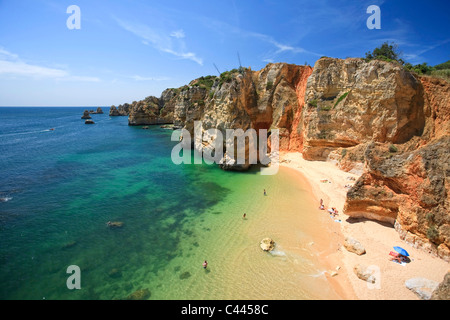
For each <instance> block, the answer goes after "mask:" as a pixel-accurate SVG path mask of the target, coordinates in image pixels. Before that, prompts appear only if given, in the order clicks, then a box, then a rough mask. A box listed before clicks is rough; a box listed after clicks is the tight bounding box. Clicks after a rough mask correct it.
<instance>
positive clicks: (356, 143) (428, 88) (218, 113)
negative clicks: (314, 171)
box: [110, 57, 450, 260]
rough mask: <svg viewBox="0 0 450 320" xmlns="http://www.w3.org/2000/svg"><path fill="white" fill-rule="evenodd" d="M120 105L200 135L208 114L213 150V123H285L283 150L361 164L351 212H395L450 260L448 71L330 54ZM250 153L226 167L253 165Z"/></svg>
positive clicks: (412, 238)
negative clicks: (437, 73) (418, 70)
mask: <svg viewBox="0 0 450 320" xmlns="http://www.w3.org/2000/svg"><path fill="white" fill-rule="evenodd" d="M120 108H121V106H119V109H116V108H115V107H114V106H113V107H111V111H110V115H111V114H114V115H126V114H128V113H129V124H130V125H152V124H163V123H164V124H166V123H167V124H173V125H174V128H185V129H187V130H188V131H189V132H190V133H191V136H193V133H194V122H195V121H201V122H202V128H201V129H200V130H201V132H202V133H203V135H204V137H206V138H205V139H204V140H203V141H202V144H201V147H202V148H203V149H204V150H205V149H206V150H212V148H213V147H212V142H213V141H214V139H215V138H216V135H215V134H214V133H213V132H212V131H208V129H218V130H220V131H221V132H222V134H223V136H224V137H225V130H226V129H242V130H244V131H245V130H247V129H255V130H259V129H267V130H268V131H269V134H270V132H271V130H273V129H278V130H279V133H280V140H279V143H280V150H282V151H283V150H287V151H300V152H302V154H303V157H304V158H305V159H307V160H322V161H333V162H335V163H336V164H337V165H338V166H339V167H340V168H341V169H343V170H346V171H354V172H356V173H358V174H361V177H360V179H359V180H358V181H357V182H356V183H355V184H354V186H353V187H352V188H351V189H350V190H349V192H348V195H347V201H346V205H345V208H344V210H345V213H346V214H347V215H349V216H351V217H366V218H369V219H375V220H379V221H384V222H389V223H391V224H393V225H395V228H396V229H397V231H398V232H399V234H400V236H401V237H402V238H403V239H405V240H406V241H408V242H410V243H411V244H413V245H414V246H417V247H422V248H426V249H427V250H429V251H430V252H433V253H434V254H436V255H437V256H439V257H441V258H443V259H446V260H450V250H449V248H450V221H449V220H450V215H449V194H450V193H449V191H450V190H449V186H450V178H449V177H450V172H449V170H450V168H449V165H450V158H449V157H450V151H449V150H450V122H449V120H450V84H449V83H448V82H447V81H445V80H440V79H435V78H429V77H419V76H416V75H414V74H412V73H410V72H409V71H406V70H405V69H404V68H403V67H402V66H401V65H399V64H397V63H390V62H384V61H378V60H373V61H370V62H366V61H364V60H363V59H354V58H349V59H345V60H342V59H333V58H327V57H323V58H321V59H319V60H318V61H317V62H316V64H315V66H314V69H313V68H311V67H309V66H298V65H292V64H285V63H270V64H268V65H267V66H266V67H265V68H263V69H261V70H259V71H252V70H251V69H245V68H240V69H239V70H231V71H227V72H224V73H222V74H221V75H220V76H219V77H215V76H208V77H201V78H198V79H196V80H193V81H191V82H190V83H189V85H185V86H183V87H180V88H171V89H167V90H165V91H164V92H163V93H162V94H161V97H160V98H156V97H148V98H146V99H144V100H141V101H139V102H133V103H132V104H131V105H129V104H124V106H122V110H121V111H120ZM264 139H265V138H264ZM259 143H261V141H257V142H256V144H259ZM194 147H195V146H194ZM197 147H198V146H197ZM250 147H251V145H250V143H247V144H246V146H245V149H246V150H245V151H246V152H247V151H248V149H249V148H250ZM235 151H236V150H235ZM227 157H228V155H227V154H225V157H224V159H227ZM245 160H246V162H245V163H244V164H240V165H236V164H235V163H232V162H230V163H224V164H222V165H221V167H222V168H223V169H227V170H228V169H232V170H246V169H248V168H249V166H250V163H249V162H248V157H247V158H246V159H245Z"/></svg>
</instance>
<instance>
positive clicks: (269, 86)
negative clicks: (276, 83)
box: [266, 81, 273, 90]
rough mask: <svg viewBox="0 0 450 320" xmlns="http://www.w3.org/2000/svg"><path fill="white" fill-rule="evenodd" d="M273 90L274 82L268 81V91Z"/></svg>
mask: <svg viewBox="0 0 450 320" xmlns="http://www.w3.org/2000/svg"><path fill="white" fill-rule="evenodd" d="M272 88H273V82H272V81H268V82H267V85H266V90H271V89H272Z"/></svg>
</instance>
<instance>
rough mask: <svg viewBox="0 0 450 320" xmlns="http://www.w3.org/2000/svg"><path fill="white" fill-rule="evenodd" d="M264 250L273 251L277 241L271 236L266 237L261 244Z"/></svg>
mask: <svg viewBox="0 0 450 320" xmlns="http://www.w3.org/2000/svg"><path fill="white" fill-rule="evenodd" d="M259 246H260V247H261V249H263V250H264V251H272V250H273V249H274V248H275V242H274V241H273V240H272V239H270V238H264V239H262V240H261V243H260V245H259Z"/></svg>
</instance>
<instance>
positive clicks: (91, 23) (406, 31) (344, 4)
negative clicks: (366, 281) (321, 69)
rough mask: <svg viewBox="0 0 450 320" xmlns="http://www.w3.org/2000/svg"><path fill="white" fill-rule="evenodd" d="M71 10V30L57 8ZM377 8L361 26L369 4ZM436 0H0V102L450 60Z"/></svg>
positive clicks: (126, 97) (445, 24)
mask: <svg viewBox="0 0 450 320" xmlns="http://www.w3.org/2000/svg"><path fill="white" fill-rule="evenodd" d="M70 5H77V6H78V7H79V8H80V11H81V20H80V21H81V29H79V30H77V29H73V30H70V29H68V28H67V26H66V21H67V19H68V18H69V17H70V14H68V13H67V12H66V11H67V8H68V7H69V6H70ZM370 5H378V6H379V7H380V8H381V29H379V30H376V29H374V30H369V29H368V28H367V26H366V21H367V19H368V18H369V16H370V14H368V13H367V12H366V10H367V8H368V6H370ZM449 12H450V4H449V2H448V1H445V0H429V1H426V2H424V1H418V0H411V1H399V0H385V1H382V0H369V1H366V0H353V1H341V0H314V1H302V0H295V1H281V0H259V1H257V0H221V1H211V0H209V1H205V0H191V1H186V0H178V1H170V0H164V1H161V0H159V1H153V0H147V1H144V0H129V1H125V0H122V1H118V0H85V1H83V0H70V1H65V0H27V1H26V0H0V106H110V105H112V104H115V105H118V104H121V103H125V102H131V101H133V100H140V99H143V98H145V97H146V96H149V95H155V96H157V97H159V96H160V94H161V92H162V91H163V90H164V89H166V88H171V87H179V86H182V85H184V84H187V83H188V82H189V81H190V80H192V79H195V78H197V77H200V76H202V75H209V74H215V75H217V71H216V68H215V67H214V64H215V65H216V66H217V68H218V69H219V71H220V72H223V71H226V70H230V69H232V68H236V67H239V60H238V53H239V56H240V59H241V62H242V65H243V66H246V67H251V68H252V69H253V70H259V69H261V68H263V67H264V66H265V65H266V64H267V63H269V62H288V63H295V64H304V63H305V62H307V63H309V64H310V65H314V63H315V61H316V60H317V59H319V58H320V57H321V56H329V57H336V58H347V57H363V56H364V54H365V53H366V52H368V51H371V50H373V49H374V48H375V47H377V46H379V45H381V44H382V43H383V42H385V41H393V42H395V43H397V44H398V45H399V49H400V50H401V51H402V52H403V59H404V60H405V61H407V62H411V63H413V64H416V63H422V62H427V63H428V64H431V65H435V64H439V63H442V62H445V61H447V60H450V32H449V31H450V22H449V21H450V14H449Z"/></svg>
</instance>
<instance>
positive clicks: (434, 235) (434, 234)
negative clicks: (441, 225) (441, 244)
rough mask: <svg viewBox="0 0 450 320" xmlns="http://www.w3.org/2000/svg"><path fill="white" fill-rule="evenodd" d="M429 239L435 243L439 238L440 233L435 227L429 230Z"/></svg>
mask: <svg viewBox="0 0 450 320" xmlns="http://www.w3.org/2000/svg"><path fill="white" fill-rule="evenodd" d="M427 238H428V239H429V240H431V241H435V240H437V239H438V238H439V231H438V230H437V229H436V227H435V226H431V227H429V228H428V230H427Z"/></svg>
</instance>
